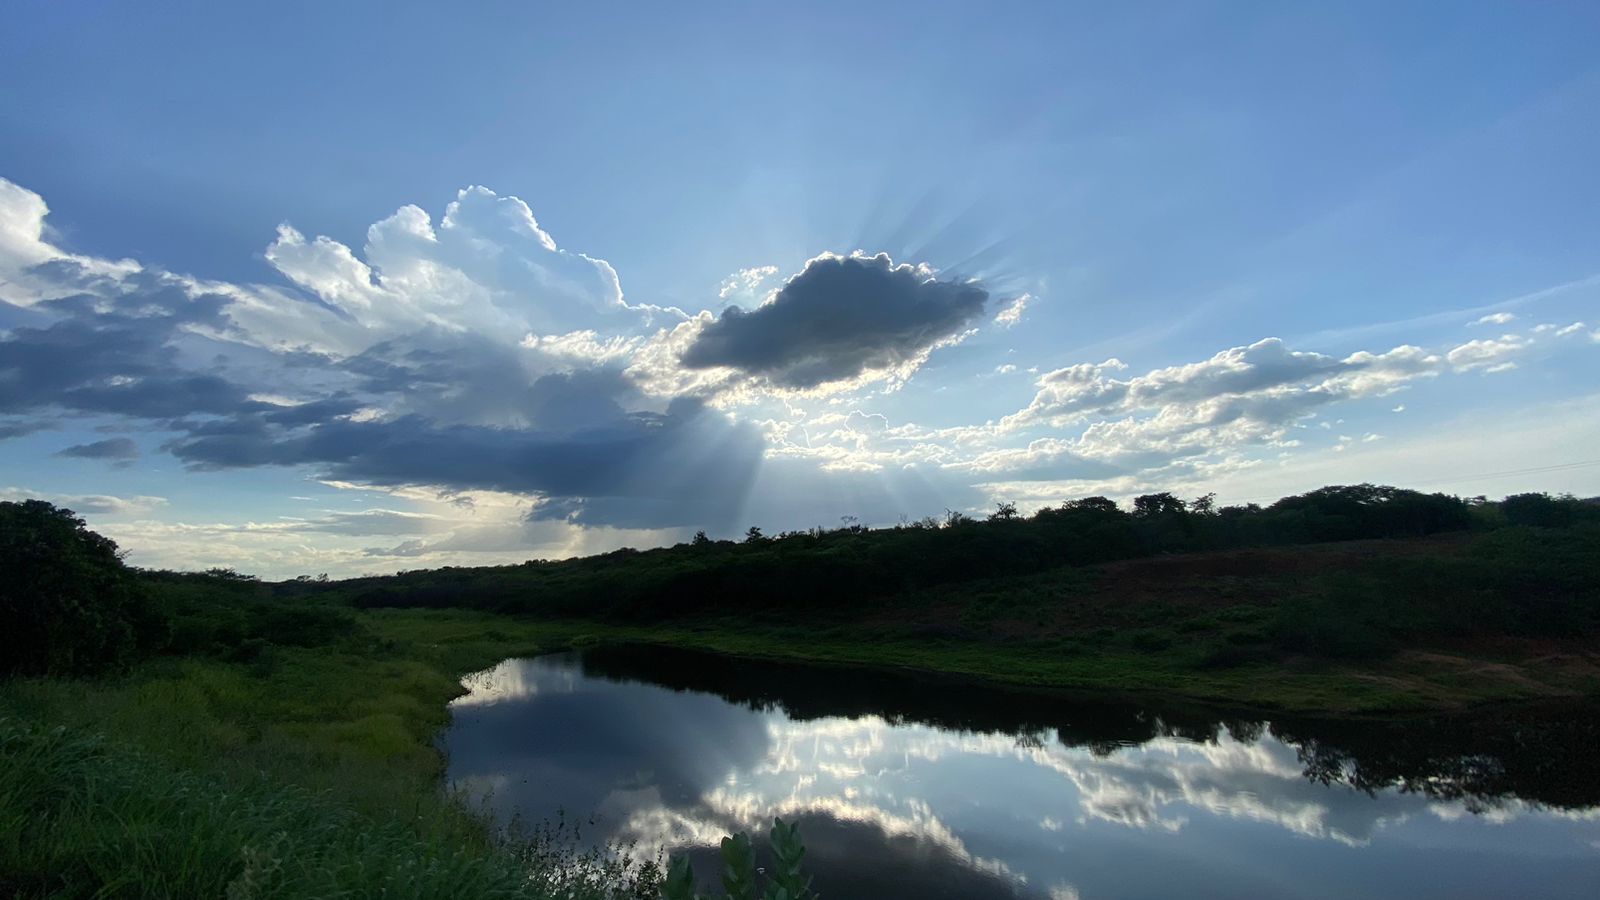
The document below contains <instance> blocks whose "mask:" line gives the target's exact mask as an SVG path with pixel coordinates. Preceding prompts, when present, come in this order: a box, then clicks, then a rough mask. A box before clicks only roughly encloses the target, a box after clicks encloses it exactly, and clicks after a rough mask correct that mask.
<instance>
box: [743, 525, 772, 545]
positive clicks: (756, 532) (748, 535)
mask: <svg viewBox="0 0 1600 900" xmlns="http://www.w3.org/2000/svg"><path fill="white" fill-rule="evenodd" d="M766 539H767V536H766V535H764V534H762V533H761V529H760V528H757V527H756V526H754V525H751V526H750V530H749V531H746V532H745V533H744V542H745V543H746V544H759V543H761V542H762V541H764V540H766Z"/></svg>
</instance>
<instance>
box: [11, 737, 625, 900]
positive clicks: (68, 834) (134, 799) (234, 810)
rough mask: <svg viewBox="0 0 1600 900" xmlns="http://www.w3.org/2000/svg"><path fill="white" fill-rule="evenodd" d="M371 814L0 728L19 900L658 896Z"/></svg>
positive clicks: (569, 855)
mask: <svg viewBox="0 0 1600 900" xmlns="http://www.w3.org/2000/svg"><path fill="white" fill-rule="evenodd" d="M462 837H463V835H461V834H460V833H459V832H458V831H457V830H456V829H453V828H449V827H442V828H441V827H433V828H430V827H426V826H424V827H417V824H416V823H409V822H403V821H399V820H398V819H395V818H391V819H388V820H385V819H382V818H379V817H374V816H370V815H363V814H360V813H358V812H356V811H354V810H353V809H352V808H350V807H349V806H346V805H344V804H341V803H339V802H337V800H336V799H335V798H333V797H331V796H329V795H328V794H326V793H322V792H316V791H311V790H308V789H306V788H301V787H296V786H292V785H286V784H282V783H279V782H275V781H273V780H271V779H268V778H264V777H257V778H227V777H221V776H219V775H218V774H215V773H207V772H203V771H192V770H184V769H179V768H175V767H173V766H171V765H170V764H166V763H164V762H163V761H161V760H158V759H153V758H150V757H148V756H146V755H144V754H140V753H137V752H133V751H130V750H128V749H126V748H123V747H119V746H117V745H115V744H113V743H112V742H111V741H108V740H107V739H105V738H104V737H101V736H82V735H77V734H73V733H70V732H68V730H67V729H65V728H63V727H61V726H56V727H54V728H45V727H42V726H38V725H35V724H30V723H24V722H19V721H17V720H14V719H5V720H0V893H3V894H6V895H14V896H21V897H227V898H230V900H233V898H267V897H386V898H411V897H416V898H425V897H426V898H431V897H482V898H522V897H538V898H553V897H570V898H621V897H644V896H653V894H654V889H655V887H654V886H655V877H654V875H653V870H651V869H650V868H649V867H648V866H647V867H643V868H641V867H639V866H635V865H633V864H630V863H626V862H620V861H617V862H613V861H610V858H609V857H606V856H604V855H602V854H589V855H587V856H581V855H579V854H577V853H575V852H573V851H571V850H569V849H568V848H567V847H566V846H565V845H563V844H561V843H560V841H559V840H557V839H556V838H557V836H554V835H550V834H548V833H546V834H543V835H541V836H537V837H536V838H535V839H533V840H526V841H522V842H518V843H511V842H504V843H492V844H489V845H487V846H485V845H484V844H483V842H482V841H478V840H470V839H469V840H462Z"/></svg>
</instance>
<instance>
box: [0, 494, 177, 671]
mask: <svg viewBox="0 0 1600 900" xmlns="http://www.w3.org/2000/svg"><path fill="white" fill-rule="evenodd" d="M0 572H4V573H5V575H4V578H3V579H0V674H31V675H40V674H46V673H54V674H87V673H94V672H102V671H107V670H114V669H120V668H123V667H125V666H126V665H127V664H128V663H129V662H131V661H132V660H133V658H134V656H135V655H136V653H137V652H138V651H140V650H141V649H149V648H151V647H153V646H155V645H158V644H160V643H161V642H162V641H163V640H164V639H165V623H164V622H163V620H162V619H161V617H159V616H158V615H156V613H155V611H154V609H153V608H152V606H151V604H150V602H149V598H148V596H147V595H146V593H145V591H144V589H143V586H142V585H141V584H140V583H139V582H138V580H137V579H136V578H135V577H134V575H133V573H132V572H131V571H129V570H128V568H127V567H126V566H124V565H123V564H122V559H121V557H120V556H119V555H118V553H117V545H116V544H115V543H114V542H113V541H111V539H109V538H106V537H102V536H101V535H98V534H95V533H94V532H92V531H90V530H89V529H88V528H87V527H86V526H85V525H84V522H83V520H82V519H80V518H78V517H77V516H76V515H75V514H74V513H73V512H72V511H71V510H68V509H60V508H57V507H56V506H54V505H52V504H50V503H46V502H44V501H43V500H25V501H23V502H21V503H10V502H0Z"/></svg>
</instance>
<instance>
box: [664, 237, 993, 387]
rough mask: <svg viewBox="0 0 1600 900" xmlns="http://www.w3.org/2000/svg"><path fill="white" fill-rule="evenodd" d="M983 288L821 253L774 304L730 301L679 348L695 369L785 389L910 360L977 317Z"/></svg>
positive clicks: (879, 259)
mask: <svg viewBox="0 0 1600 900" xmlns="http://www.w3.org/2000/svg"><path fill="white" fill-rule="evenodd" d="M988 299H989V293H988V292H987V291H986V290H984V289H983V288H982V287H980V286H978V285H977V284H975V283H963V282H957V281H940V280H937V279H933V278H931V277H929V276H928V275H927V274H926V273H925V272H922V271H919V270H918V269H916V268H914V267H912V266H909V265H899V266H896V265H895V264H894V263H893V261H892V260H890V259H889V257H888V256H887V255H885V254H879V255H877V256H871V257H866V256H852V257H834V256H825V257H819V258H817V259H814V260H812V261H811V262H809V263H807V264H806V267H805V270H804V271H802V272H801V273H800V274H799V275H796V276H795V277H794V278H793V279H791V280H790V281H789V282H788V283H787V284H785V285H784V286H783V287H782V288H781V289H780V290H779V291H778V293H777V296H776V297H775V298H774V299H773V301H772V302H770V303H767V304H765V305H762V306H758V307H756V308H755V309H754V310H751V311H749V312H746V311H744V310H742V309H740V308H739V307H737V306H735V307H730V308H729V309H728V310H727V311H726V312H725V313H723V314H722V317H721V318H720V319H717V320H716V321H714V322H712V323H711V324H709V325H707V326H706V327H705V328H704V330H702V331H701V333H700V335H699V336H698V337H697V338H696V340H695V342H694V343H693V344H691V345H690V346H689V348H688V349H687V350H686V351H685V352H684V354H683V357H682V363H683V364H684V365H685V366H688V367H689V368H692V369H705V368H712V367H715V366H730V367H732V368H735V369H740V370H742V371H745V372H748V373H750V374H753V375H761V376H765V377H766V378H768V379H770V380H771V381H772V382H773V383H774V384H777V385H781V386H783V387H790V388H809V387H816V386H817V385H819V384H824V383H827V382H830V381H841V380H844V379H848V378H853V377H855V376H857V375H860V374H861V373H862V372H864V371H867V370H869V369H880V370H881V369H887V368H892V367H894V366H897V365H899V364H901V363H904V362H907V361H909V360H911V359H914V358H915V357H916V356H917V354H919V353H921V352H922V351H924V350H926V349H927V348H929V347H931V346H933V345H934V344H936V343H938V342H939V341H941V340H943V339H945V338H948V337H951V336H952V335H955V334H957V333H959V332H960V331H961V330H962V329H963V328H965V327H966V325H967V324H968V323H969V322H971V321H972V320H973V319H975V318H977V317H978V316H980V315H981V314H982V313H983V307H984V304H985V303H986V302H987V301H988Z"/></svg>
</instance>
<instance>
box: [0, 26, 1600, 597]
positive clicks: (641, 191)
mask: <svg viewBox="0 0 1600 900" xmlns="http://www.w3.org/2000/svg"><path fill="white" fill-rule="evenodd" d="M230 6H231V5H225V4H193V5H188V4H162V5H160V6H159V7H154V6H152V5H132V4H109V3H107V4H94V3H79V4H61V3H30V2H24V3H18V4H12V5H10V6H8V8H7V10H6V12H5V13H4V16H5V25H6V27H5V28H3V29H0V78H3V82H4V84H5V85H6V86H7V89H6V90H4V91H0V178H3V179H5V184H4V190H3V191H0V217H3V218H0V301H3V302H4V305H3V306H0V435H9V436H8V437H5V438H4V439H3V440H0V451H3V456H0V491H5V492H6V495H7V496H22V495H30V496H33V495H38V496H47V497H51V498H54V499H59V500H61V501H63V502H69V503H70V504H72V505H74V506H75V507H76V508H79V509H80V511H82V512H84V513H85V514H86V516H87V517H88V518H89V519H90V521H91V523H92V524H94V525H95V526H96V527H99V528H102V529H104V530H105V531H106V533H108V534H111V535H112V536H113V537H115V538H117V539H118V540H119V541H120V542H121V543H122V544H123V545H124V546H125V547H126V548H128V549H129V550H130V551H131V558H132V559H133V560H134V561H135V562H139V563H142V564H146V565H172V566H198V565H219V564H220V565H234V566H237V567H239V568H241V569H244V570H249V571H259V572H262V573H264V574H268V575H293V574H298V573H300V572H319V571H330V572H334V573H337V574H347V573H357V572H364V571H389V570H393V569H397V568H413V567H417V566H419V565H432V564H441V563H444V562H451V563H472V562H494V561H500V560H506V559H522V558H527V557H529V556H562V555H567V554H570V553H578V552H589V551H593V550H601V549H608V548H611V547H615V546H622V545H634V546H643V545H650V544H657V543H670V542H672V541H676V540H679V539H682V538H683V537H684V536H685V535H687V534H690V533H692V532H693V531H694V530H696V529H698V528H705V529H707V530H709V531H711V532H713V533H720V534H734V533H738V532H742V531H743V529H744V528H745V527H748V526H749V525H751V524H756V525H761V526H763V527H765V528H767V529H768V530H769V531H773V530H779V529H783V528H799V527H807V526H810V525H815V524H832V523H834V522H836V521H837V520H838V518H839V517H840V516H847V515H849V516H857V517H859V518H860V519H862V520H864V521H867V522H870V523H876V524H887V523H891V522H894V521H896V520H898V519H899V518H900V517H902V516H905V517H910V518H919V517H921V516H924V515H930V514H939V513H942V511H943V510H944V509H946V508H952V509H974V510H980V509H983V508H987V507H990V506H992V504H993V503H994V502H995V501H997V500H1001V499H1006V500H1014V501H1017V502H1019V503H1020V504H1021V505H1023V506H1024V507H1032V506H1038V505H1041V504H1044V503H1053V502H1059V501H1060V500H1062V499H1065V498H1067V497H1070V496H1079V495H1083V494H1089V493H1105V494H1108V495H1111V496H1116V497H1127V496H1131V495H1133V494H1137V493H1142V492H1146V491H1150V490H1165V489H1171V490H1175V491H1179V492H1181V493H1186V494H1198V493H1201V492H1204V491H1208V490H1215V491H1216V492H1217V493H1218V494H1219V495H1220V499H1222V500H1223V501H1225V502H1236V501H1246V500H1263V499H1272V498H1274V497H1276V496H1278V495H1280V494H1283V493H1286V492H1293V491H1298V490H1304V489H1307V488H1311V487H1315V486H1318V485H1320V484H1324V483H1330V482H1348V481H1369V480H1370V481H1387V482H1393V483H1401V484H1411V485H1419V486H1428V487H1433V488H1436V489H1441V490H1449V491H1455V492H1459V493H1464V494H1478V493H1487V494H1491V495H1495V494H1503V493H1506V492H1509V491H1516V490H1526V489H1547V490H1552V491H1566V490H1570V491H1575V492H1578V493H1581V494H1594V493H1600V466H1594V465H1582V464H1584V463H1592V462H1594V461H1596V460H1600V449H1597V448H1600V424H1597V423H1600V415H1596V413H1597V412H1600V394H1597V392H1596V390H1595V388H1594V385H1595V384H1596V383H1597V379H1596V377H1595V376H1596V374H1597V373H1600V362H1597V361H1600V339H1597V334H1600V174H1597V168H1596V167H1595V166H1594V165H1593V162H1592V160H1594V159H1597V158H1600V124H1597V123H1600V59H1597V58H1596V57H1595V55H1594V53H1593V47H1594V46H1596V45H1597V44H1600V9H1597V8H1596V7H1595V6H1594V5H1593V4H1591V3H1571V4H1560V3H1547V4H1539V5H1537V6H1532V7H1529V6H1527V5H1521V4H1511V3H1505V4H1471V5H1470V6H1471V8H1470V9H1469V8H1466V7H1467V6H1468V5H1466V4H1459V5H1458V4H1341V5H1339V6H1338V8H1333V7H1332V5H1329V4H1286V3H1261V4H1251V3H1223V4H1201V3H1190V4H1118V5H1116V6H1115V7H1107V6H1105V5H1104V4H1065V3H1049V4H1033V5H984V6H982V7H977V6H964V7H957V6H954V5H951V6H948V7H946V6H942V5H932V6H930V5H928V4H905V5H895V4H872V5H870V8H868V9H862V8H858V7H859V6H864V5H843V4H841V5H837V6H828V5H816V6H810V7H807V8H805V9H799V8H791V7H787V6H779V5H777V4H729V5H723V6H719V5H711V4H706V5H692V6H684V5H676V6H654V7H640V8H620V7H619V8H603V7H594V6H593V5H588V6H580V5H571V6H557V5H549V4H531V3H517V4H501V5H494V4H484V5H474V6H473V8H472V9H468V10H458V9H451V8H447V7H444V6H439V5H431V4H430V5H420V4H419V5H405V4H382V5H378V4H359V3H340V4H277V5H274V6H272V7H270V8H253V9H241V8H229V7H230ZM474 186H481V189H479V190H471V191H467V193H462V192H463V191H466V190H467V189H469V188H473V187H474ZM511 198H517V199H516V200H513V199H511ZM453 203H455V204H458V206H457V209H456V212H455V214H454V215H453V216H452V214H451V213H450V211H449V209H448V207H450V205H451V204H453ZM397 211H398V212H397ZM534 222H536V223H537V224H536V225H535V224H532V223H534ZM369 228H372V229H373V231H371V232H369ZM374 236H376V237H377V240H374ZM852 254H856V255H854V256H853V255H852ZM880 254H886V256H880ZM974 292H976V293H974ZM979 294H981V298H980V297H979V296H978V295H979ZM963 297H964V298H965V299H962V298H963ZM732 306H737V307H740V308H741V309H742V310H744V311H745V312H744V314H743V315H742V316H741V315H740V314H739V313H733V314H729V313H728V312H727V311H726V310H727V309H728V308H729V307H732ZM1480 320H1482V321H1480ZM1579 323H1581V324H1579ZM1574 326H1576V327H1574ZM119 367H121V368H119ZM1396 410H1398V411H1396ZM291 411H292V412H291ZM63 454H64V455H63ZM1501 473H1509V474H1501ZM297 498H306V499H297Z"/></svg>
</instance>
